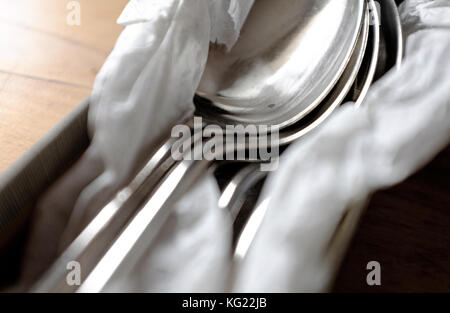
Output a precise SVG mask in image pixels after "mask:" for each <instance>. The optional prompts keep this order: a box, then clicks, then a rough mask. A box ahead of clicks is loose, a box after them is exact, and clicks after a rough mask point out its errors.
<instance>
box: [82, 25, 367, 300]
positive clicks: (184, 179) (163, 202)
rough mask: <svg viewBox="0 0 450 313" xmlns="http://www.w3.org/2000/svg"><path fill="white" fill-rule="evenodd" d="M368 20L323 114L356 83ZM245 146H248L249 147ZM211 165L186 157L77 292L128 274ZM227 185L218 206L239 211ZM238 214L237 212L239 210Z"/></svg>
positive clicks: (247, 176) (249, 179) (245, 178)
mask: <svg viewBox="0 0 450 313" xmlns="http://www.w3.org/2000/svg"><path fill="white" fill-rule="evenodd" d="M365 21H366V23H364V25H365V26H364V27H363V31H362V32H361V36H360V37H359V40H358V44H357V46H356V49H355V52H354V55H353V57H352V58H351V60H350V63H349V67H348V69H347V71H346V72H345V73H344V75H343V76H342V78H341V80H340V81H339V83H338V85H337V86H336V88H335V89H334V90H333V92H332V93H331V96H330V97H329V99H328V102H327V103H326V104H325V106H326V109H325V110H324V111H323V112H322V114H330V113H331V111H332V110H331V108H333V109H334V108H336V107H337V106H338V105H339V104H340V103H341V102H342V100H343V99H344V97H345V95H346V93H347V92H348V91H349V89H350V87H351V86H352V84H353V81H354V79H355V77H356V74H357V73H358V70H359V67H360V65H361V62H362V59H363V56H364V49H365V44H366V42H367V37H368V18H366V19H365ZM314 125H318V124H314ZM314 127H316V126H311V127H310V128H309V130H312V129H314ZM300 131H302V134H306V133H307V132H305V131H304V127H303V125H302V126H300ZM296 139H298V137H296V136H294V135H292V134H291V133H289V135H288V136H287V137H286V140H285V143H286V144H287V143H288V142H291V141H293V140H296ZM243 148H244V149H246V148H247V147H243ZM218 153H226V151H220V152H218ZM210 164H211V163H210V162H208V161H206V160H201V161H195V160H183V161H180V162H178V163H177V164H176V165H175V166H174V167H173V169H172V170H171V171H170V173H169V174H168V175H167V177H165V178H164V179H163V181H162V183H161V184H160V186H159V187H158V188H157V189H156V190H155V192H154V194H153V195H152V196H151V197H150V198H149V200H148V201H147V202H146V203H145V204H144V205H143V206H142V207H141V208H140V209H139V210H138V212H137V213H136V214H135V216H134V217H133V219H132V220H131V221H130V222H129V224H128V225H127V226H126V227H125V229H124V230H123V232H122V233H121V234H120V236H119V237H118V238H117V240H116V241H115V242H114V243H113V244H112V246H111V247H110V248H109V249H108V251H107V252H106V254H105V255H104V256H103V257H102V259H101V260H100V262H99V263H98V265H97V266H96V267H95V268H94V269H93V270H92V272H91V273H90V274H89V275H88V277H87V278H86V280H85V282H84V283H83V284H82V286H81V287H80V288H79V290H78V291H79V292H98V291H102V290H104V288H105V287H106V286H107V285H108V284H109V283H111V282H113V281H114V280H115V279H118V278H119V277H120V276H121V275H124V274H126V273H129V272H130V271H131V269H132V268H133V266H134V265H135V264H136V262H137V260H139V258H140V257H142V255H143V253H144V252H145V251H146V247H147V246H148V244H149V242H151V240H153V239H154V238H155V236H156V235H157V233H158V231H159V230H160V228H161V226H162V225H163V224H164V222H165V220H166V219H167V218H168V216H169V212H170V209H171V208H172V207H173V205H174V204H175V203H176V202H177V201H178V200H179V199H180V197H181V196H182V195H183V194H184V192H186V191H187V190H189V189H190V188H191V187H192V186H193V185H194V184H195V182H196V181H197V179H198V177H201V176H202V175H203V174H204V173H205V171H206V170H207V169H208V167H209V166H210ZM263 176H264V175H263V174H261V173H257V172H255V171H251V169H249V172H248V173H243V174H242V175H241V176H240V177H238V178H236V179H237V180H236V181H235V182H237V183H244V184H247V183H248V184H250V185H251V184H253V183H254V182H255V181H258V180H259V179H260V178H262V177H263ZM228 187H229V188H227V189H228V191H225V193H224V194H223V196H222V198H221V199H220V202H219V205H221V206H222V208H224V207H226V206H233V205H237V207H236V210H239V206H238V203H237V201H238V200H239V196H240V195H239V190H235V189H233V186H232V185H229V186H228ZM258 212H261V210H257V213H258ZM235 213H236V214H237V213H238V212H235ZM251 225H253V224H251ZM251 225H250V226H251ZM247 229H248V228H247ZM241 246H242V244H241Z"/></svg>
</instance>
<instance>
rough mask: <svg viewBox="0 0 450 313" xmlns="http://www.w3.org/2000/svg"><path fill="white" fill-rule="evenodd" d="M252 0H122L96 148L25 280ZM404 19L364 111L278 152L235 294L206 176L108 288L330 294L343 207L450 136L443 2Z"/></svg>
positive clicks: (93, 119) (43, 219)
mask: <svg viewBox="0 0 450 313" xmlns="http://www.w3.org/2000/svg"><path fill="white" fill-rule="evenodd" d="M252 3H253V1H250V0H249V1H237V0H236V1H225V0H224V1H219V0H217V1H206V0H205V1H191V0H186V1H181V0H180V1H175V0H172V1H169V0H164V1H151V0H142V1H137V0H136V1H130V3H129V5H128V6H127V8H126V10H125V11H124V13H123V14H122V16H121V18H120V19H119V22H120V23H123V24H124V25H127V27H126V29H125V31H124V33H123V34H122V36H121V37H120V39H119V41H118V43H117V45H116V47H115V48H114V51H113V53H112V54H111V56H110V57H109V58H108V60H107V62H106V63H105V66H104V67H103V69H102V71H101V73H100V74H99V76H98V78H97V81H96V84H95V87H94V93H93V98H92V103H91V111H90V117H89V118H90V126H91V131H92V134H93V142H92V145H91V147H90V149H89V151H88V152H87V153H86V154H85V155H84V156H83V158H82V159H81V160H80V161H79V163H78V164H77V165H76V166H75V167H74V168H73V169H72V170H71V171H70V172H69V173H68V174H66V175H65V177H63V178H62V180H61V181H60V182H58V183H57V184H56V185H55V187H53V188H52V190H51V191H50V192H49V193H48V194H47V195H46V196H45V197H44V198H43V199H42V201H41V203H40V206H39V208H40V209H39V210H38V214H37V220H36V223H35V226H34V232H33V234H34V236H33V237H32V239H33V240H32V241H31V242H30V245H29V249H28V259H27V260H31V261H29V262H28V263H29V264H27V265H26V266H25V271H24V277H25V276H27V275H26V273H28V274H30V275H31V274H34V277H35V276H36V274H37V273H39V272H42V270H43V268H44V267H43V264H44V263H45V262H42V256H43V253H44V254H45V253H48V254H46V255H45V258H44V260H46V261H47V263H48V262H49V261H50V260H51V258H52V257H54V256H56V255H55V254H56V252H57V247H55V245H51V244H47V242H46V240H48V239H49V238H53V239H54V238H57V237H59V235H60V234H61V233H62V232H63V230H64V228H65V225H66V224H67V223H68V219H69V215H72V218H71V222H70V224H71V225H78V226H79V225H81V224H83V223H82V222H81V221H84V220H85V219H86V216H87V217H89V216H92V214H95V213H96V212H97V211H96V210H98V208H99V204H100V203H102V201H104V200H105V199H107V198H108V197H109V196H110V195H111V194H112V193H113V192H114V191H115V190H117V188H118V187H119V186H120V185H121V184H123V182H125V181H126V180H127V178H128V176H129V175H131V174H132V172H133V170H134V169H133V165H134V164H135V161H136V159H137V158H138V155H139V154H140V153H141V151H144V149H148V147H151V146H152V144H154V143H153V142H154V141H155V140H156V138H157V137H158V135H160V134H161V133H162V132H163V129H168V128H169V127H170V125H171V124H173V123H175V122H176V120H178V119H179V118H180V117H182V116H183V115H185V114H188V113H190V112H192V104H191V99H192V95H193V94H194V91H195V89H196V86H197V84H198V80H199V79H200V76H201V72H202V70H203V66H204V64H205V62H206V57H207V56H206V53H207V46H208V42H209V41H213V42H215V41H217V42H219V43H223V44H225V45H226V46H227V47H228V48H230V47H231V46H232V45H233V44H234V43H235V42H236V40H237V38H238V33H239V30H240V27H241V26H242V24H243V21H244V20H245V17H246V15H247V13H248V11H249V10H250V8H251V5H252ZM220 12H221V13H220ZM401 15H402V19H403V22H404V25H405V29H406V33H407V34H409V37H408V41H407V49H406V50H407V51H406V59H405V61H404V65H403V66H402V68H401V69H400V70H399V71H398V72H394V71H393V72H390V73H389V74H387V75H386V76H385V77H383V78H382V79H381V80H380V81H378V82H377V83H376V84H375V85H374V86H373V87H372V88H371V90H370V93H369V95H368V98H367V100H366V101H365V103H364V105H363V106H362V107H361V108H360V109H356V108H354V107H352V105H351V104H347V105H345V106H343V107H342V108H341V109H339V110H338V111H337V112H336V113H335V114H334V115H333V116H332V117H331V118H330V120H329V121H328V122H326V123H325V124H324V125H322V126H321V127H320V129H318V130H317V131H316V132H314V133H313V134H311V136H308V137H306V138H305V139H304V140H302V141H301V142H298V143H296V144H294V145H292V146H291V147H290V148H289V149H288V150H287V151H286V152H285V154H284V155H283V156H282V160H281V162H280V167H279V169H278V170H277V171H276V172H274V173H272V174H271V175H270V177H269V179H268V181H267V183H266V185H265V187H264V190H263V193H262V195H261V199H265V198H266V197H270V199H271V201H270V202H269V208H268V212H267V215H266V218H265V219H264V221H263V224H262V226H261V228H260V230H259V232H258V234H257V236H256V238H255V242H254V245H253V246H252V247H251V248H250V251H249V254H248V256H247V258H246V259H244V260H243V262H242V263H240V264H239V266H238V267H237V268H235V271H234V273H233V274H234V276H233V277H235V279H234V281H233V282H231V283H232V286H233V287H232V289H229V288H226V287H225V286H226V285H227V284H228V283H229V282H228V281H227V279H228V277H230V275H229V274H230V272H229V268H230V265H231V262H230V249H231V247H230V240H231V239H230V238H231V234H230V231H231V230H230V227H231V225H230V222H229V220H228V216H227V215H226V213H225V212H222V211H219V210H218V208H217V205H216V203H217V199H218V189H217V186H216V183H215V181H214V179H213V178H212V177H211V176H208V177H205V178H204V180H202V181H201V182H200V184H199V185H198V186H197V187H196V188H195V189H194V190H192V191H191V192H190V193H189V195H186V197H185V198H183V199H182V200H181V201H180V202H179V203H178V204H177V205H176V207H175V208H174V214H173V216H172V217H171V218H170V221H169V223H168V224H167V225H165V226H164V229H163V231H162V232H161V234H160V235H159V237H158V239H157V240H156V241H155V242H153V243H152V244H151V245H150V246H149V250H148V253H147V254H146V255H145V257H144V258H143V259H142V260H141V261H140V262H139V264H138V266H137V267H136V268H135V269H134V270H133V272H132V273H131V274H130V275H128V276H126V277H123V278H122V279H121V280H119V281H116V282H114V283H113V284H111V285H110V286H108V289H107V290H108V291H156V292H159V291H174V292H178V291H187V292H189V291H200V292H206V291H230V290H232V291H248V292H259V291H273V292H281V291H288V292H290V291H292V292H297V291H308V292H314V291H324V290H326V288H328V286H329V284H330V282H331V280H332V278H333V273H334V271H335V269H336V261H337V259H336V258H335V257H334V256H333V255H332V254H331V255H330V254H329V253H326V252H327V251H326V247H327V245H328V243H329V242H330V239H331V236H332V234H333V233H334V232H335V230H336V227H337V225H338V224H339V221H340V220H341V217H342V216H343V214H344V212H345V210H346V209H347V208H348V207H349V205H350V204H353V203H355V202H359V201H362V200H364V199H365V198H366V197H368V196H369V195H370V194H371V193H372V192H373V191H374V190H376V189H378V188H382V187H387V186H390V185H392V184H395V183H398V182H400V181H401V180H403V179H405V178H406V177H407V176H408V175H410V174H412V173H413V172H414V171H416V170H417V169H418V168H420V167H421V166H422V165H424V164H425V163H426V162H427V161H429V160H430V159H431V158H432V157H433V156H434V155H435V154H436V153H437V152H438V151H439V150H440V149H442V148H443V147H444V146H445V145H446V144H447V143H448V141H449V138H450V123H449V121H450V89H449V88H448V86H450V60H449V54H448V51H450V22H449V20H448V18H447V17H449V16H450V2H449V1H447V0H441V1H430V0H422V1H419V0H409V1H408V0H407V1H405V3H404V4H403V6H402V10H401ZM199 16H202V17H203V18H200V17H199ZM218 16H219V17H218ZM215 21H217V24H215ZM211 24H212V25H211ZM215 27H216V28H215ZM91 182H92V183H91ZM87 185H89V186H88V187H87V188H84V187H85V186H87ZM80 193H81V195H80ZM61 195H64V197H61ZM79 195H80V196H79ZM61 198H64V199H61ZM75 202H76V203H77V204H76V208H75V209H74V211H73V212H72V208H73V205H74V203H75ZM55 210H56V213H57V214H56V216H55ZM90 210H91V211H92V212H90V213H89V211H90ZM86 212H87V213H86ZM39 222H40V223H39ZM75 228H76V227H75ZM69 233H70V231H69ZM66 234H67V232H66ZM66 236H67V237H68V238H70V237H72V236H73V234H72V235H66ZM53 242H54V240H53ZM43 243H45V245H43ZM43 246H45V247H44V248H43ZM43 251H44V252H43ZM33 261H34V263H33ZM47 265H48V264H47ZM31 277H32V275H31Z"/></svg>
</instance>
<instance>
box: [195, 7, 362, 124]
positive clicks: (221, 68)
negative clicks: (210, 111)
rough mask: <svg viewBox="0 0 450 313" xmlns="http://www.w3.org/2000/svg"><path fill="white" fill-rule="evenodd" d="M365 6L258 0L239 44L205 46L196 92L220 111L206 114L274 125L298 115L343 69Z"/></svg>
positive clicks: (225, 120) (224, 120)
mask: <svg viewBox="0 0 450 313" xmlns="http://www.w3.org/2000/svg"><path fill="white" fill-rule="evenodd" d="M364 7H365V1H364V0H277V1H272V0H259V1H256V2H255V5H254V7H253V8H252V10H251V12H250V14H249V17H248V19H247V21H246V23H245V25H244V27H243V30H242V33H241V36H240V39H239V41H238V43H237V44H236V46H235V47H234V48H233V49H232V50H231V51H230V52H226V51H223V48H222V47H219V48H212V50H211V52H210V57H209V60H208V63H207V66H206V70H205V73H204V75H203V78H202V81H201V83H200V87H199V90H198V94H199V95H200V96H202V97H205V98H207V99H209V100H210V101H211V102H212V105H214V106H215V107H218V108H219V109H221V110H223V112H222V113H220V114H215V115H214V116H208V117H209V118H211V119H212V120H213V121H214V122H216V123H220V124H223V123H228V124H235V123H239V124H256V125H258V124H264V125H271V126H279V127H285V126H288V125H291V124H293V123H295V122H297V121H298V120H300V119H301V118H302V117H304V116H305V115H306V114H308V113H309V112H311V111H312V110H313V109H314V108H315V107H317V106H318V105H319V104H320V103H321V101H322V100H323V99H324V98H325V97H326V95H327V94H328V93H329V92H330V90H331V89H332V88H333V86H334V85H335V84H336V82H337V81H338V79H339V78H340V76H341V75H342V73H343V71H344V69H345V67H346V66H347V63H348V61H349V60H350V57H351V55H352V52H353V49H354V47H355V45H356V42H357V39H358V36H359V32H360V29H361V25H362V21H363V14H364ZM261 21H267V22H264V23H261ZM216 113H217V112H216Z"/></svg>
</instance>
